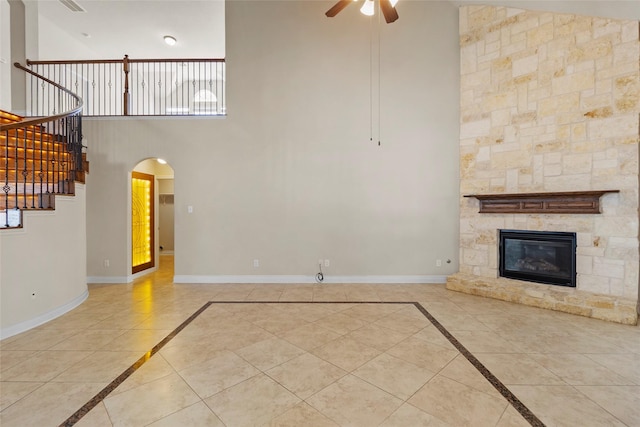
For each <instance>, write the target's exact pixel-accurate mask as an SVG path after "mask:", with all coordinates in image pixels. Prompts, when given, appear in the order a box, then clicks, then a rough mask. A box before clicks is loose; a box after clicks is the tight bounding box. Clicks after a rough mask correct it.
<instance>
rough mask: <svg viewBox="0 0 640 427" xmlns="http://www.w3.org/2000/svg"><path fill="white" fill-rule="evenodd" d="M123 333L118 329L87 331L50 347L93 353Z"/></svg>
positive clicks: (52, 348)
mask: <svg viewBox="0 0 640 427" xmlns="http://www.w3.org/2000/svg"><path fill="white" fill-rule="evenodd" d="M124 332H125V331H123V330H120V329H89V330H85V331H82V332H81V333H79V334H76V335H74V336H72V337H69V338H68V339H66V340H64V341H62V342H61V343H59V344H56V345H54V346H53V347H51V350H67V351H70V350H85V351H93V350H95V349H96V348H101V347H103V346H104V345H106V344H108V343H110V342H112V341H113V340H114V339H116V338H118V337H119V336H120V335H122V334H123V333H124Z"/></svg>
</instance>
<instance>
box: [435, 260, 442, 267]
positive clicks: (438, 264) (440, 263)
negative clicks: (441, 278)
mask: <svg viewBox="0 0 640 427" xmlns="http://www.w3.org/2000/svg"><path fill="white" fill-rule="evenodd" d="M436 267H442V260H441V259H437V260H436Z"/></svg>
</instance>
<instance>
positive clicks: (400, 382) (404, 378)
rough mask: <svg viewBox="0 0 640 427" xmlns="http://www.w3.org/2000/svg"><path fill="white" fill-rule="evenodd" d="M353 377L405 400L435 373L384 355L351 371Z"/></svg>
mask: <svg viewBox="0 0 640 427" xmlns="http://www.w3.org/2000/svg"><path fill="white" fill-rule="evenodd" d="M353 375H355V376H356V377H358V378H360V379H363V380H365V381H366V382H368V383H370V384H373V385H375V386H377V387H380V388H381V389H382V390H384V391H386V392H387V393H390V394H392V395H394V396H396V397H398V398H400V399H402V400H407V399H408V398H410V397H411V396H412V395H413V394H414V393H415V392H416V391H417V390H418V389H419V388H420V387H422V386H423V385H424V384H425V383H426V382H427V381H429V380H430V379H431V378H432V377H433V376H434V375H435V373H434V372H432V371H429V370H428V369H425V368H421V367H419V366H417V365H414V364H413V363H409V362H406V361H404V360H402V359H398V358H397V357H394V356H391V355H390V354H387V353H384V354H381V355H380V356H378V357H376V358H375V359H373V360H371V361H369V362H367V363H365V364H364V365H362V366H361V367H359V368H358V369H356V370H355V371H353Z"/></svg>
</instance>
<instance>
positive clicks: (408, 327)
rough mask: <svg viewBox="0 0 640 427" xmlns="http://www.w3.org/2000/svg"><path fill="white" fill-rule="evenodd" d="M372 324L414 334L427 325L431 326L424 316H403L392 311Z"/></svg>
mask: <svg viewBox="0 0 640 427" xmlns="http://www.w3.org/2000/svg"><path fill="white" fill-rule="evenodd" d="M374 325H378V326H382V327H383V328H387V329H391V330H393V331H397V332H401V333H408V334H415V333H416V332H418V331H420V330H421V329H423V328H426V327H427V326H432V325H431V322H429V320H428V319H427V318H426V317H424V316H423V317H422V318H421V319H420V318H415V317H412V316H405V315H404V314H402V313H393V314H390V315H388V316H385V317H383V318H381V319H379V320H377V321H376V322H375V323H374Z"/></svg>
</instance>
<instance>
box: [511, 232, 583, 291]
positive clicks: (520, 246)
mask: <svg viewBox="0 0 640 427" xmlns="http://www.w3.org/2000/svg"><path fill="white" fill-rule="evenodd" d="M499 235H500V246H499V260H500V268H499V270H500V276H501V277H507V278H510V279H519V280H527V281H530V282H537V283H546V284H549V285H560V286H570V287H575V286H576V233H565V232H555V231H527V230H499Z"/></svg>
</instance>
